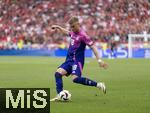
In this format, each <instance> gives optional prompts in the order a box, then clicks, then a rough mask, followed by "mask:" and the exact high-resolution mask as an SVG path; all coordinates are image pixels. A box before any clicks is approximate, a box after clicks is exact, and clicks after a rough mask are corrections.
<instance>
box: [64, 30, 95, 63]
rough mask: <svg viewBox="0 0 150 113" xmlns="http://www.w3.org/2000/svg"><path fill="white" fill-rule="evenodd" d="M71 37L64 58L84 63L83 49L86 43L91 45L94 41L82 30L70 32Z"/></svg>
mask: <svg viewBox="0 0 150 113" xmlns="http://www.w3.org/2000/svg"><path fill="white" fill-rule="evenodd" d="M69 36H70V37H71V41H70V46H69V49H68V54H67V58H66V60H67V61H68V60H70V61H72V60H73V61H79V62H81V63H82V65H83V64H84V51H85V47H86V45H88V46H92V45H93V44H94V43H93V41H92V40H91V39H90V37H89V36H88V35H87V34H86V32H85V31H84V30H82V29H81V30H80V32H78V33H74V32H70V33H69Z"/></svg>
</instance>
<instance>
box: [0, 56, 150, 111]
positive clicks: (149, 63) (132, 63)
mask: <svg viewBox="0 0 150 113" xmlns="http://www.w3.org/2000/svg"><path fill="white" fill-rule="evenodd" d="M104 60H105V61H106V62H108V64H109V69H107V70H103V69H100V68H99V67H98V64H97V62H96V60H95V59H86V61H85V67H84V71H83V75H85V76H86V77H89V78H91V79H93V80H96V81H104V82H105V84H106V86H107V94H106V95H104V94H103V93H102V92H100V91H99V90H98V89H97V88H94V87H87V86H82V85H77V84H74V83H72V79H71V77H65V78H64V79H63V80H64V89H67V90H69V91H70V92H71V93H72V101H71V102H66V103H63V102H51V113H149V112H150V59H114V60H108V59H104ZM63 61H64V58H51V57H6V56H3V57H0V80H1V82H0V87H2V88H7V87H9V88H10V87H11V88H16V87H18V88H19V87H21V88H22V87H23V88H30V87H31V88H39V87H40V88H47V87H50V88H51V97H54V96H55V94H56V92H55V82H54V73H55V70H56V68H57V67H58V66H59V65H60V64H61V63H62V62H63Z"/></svg>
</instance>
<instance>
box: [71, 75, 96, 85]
mask: <svg viewBox="0 0 150 113" xmlns="http://www.w3.org/2000/svg"><path fill="white" fill-rule="evenodd" d="M73 82H74V83H78V84H83V85H87V86H95V87H96V86H97V82H95V81H93V80H90V79H88V78H85V77H77V78H75V79H74V80H73Z"/></svg>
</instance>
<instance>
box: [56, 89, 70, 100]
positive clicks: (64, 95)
mask: <svg viewBox="0 0 150 113" xmlns="http://www.w3.org/2000/svg"><path fill="white" fill-rule="evenodd" d="M59 98H60V99H61V100H62V101H68V100H70V99H71V93H70V92H69V91H68V90H63V91H61V92H60V93H59Z"/></svg>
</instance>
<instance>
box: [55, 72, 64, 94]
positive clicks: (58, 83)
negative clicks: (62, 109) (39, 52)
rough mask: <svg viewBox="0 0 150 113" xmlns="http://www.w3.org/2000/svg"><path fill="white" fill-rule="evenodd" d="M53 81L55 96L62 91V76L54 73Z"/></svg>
mask: <svg viewBox="0 0 150 113" xmlns="http://www.w3.org/2000/svg"><path fill="white" fill-rule="evenodd" d="M55 81H56V90H57V94H59V93H60V92H61V91H62V90H63V81H62V75H61V74H60V73H58V72H56V73H55Z"/></svg>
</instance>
